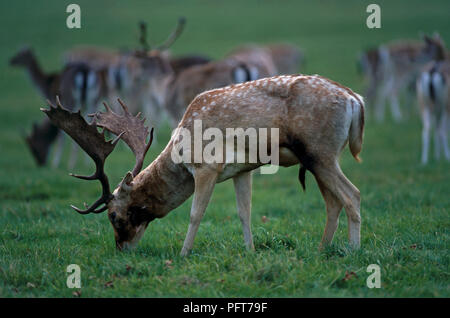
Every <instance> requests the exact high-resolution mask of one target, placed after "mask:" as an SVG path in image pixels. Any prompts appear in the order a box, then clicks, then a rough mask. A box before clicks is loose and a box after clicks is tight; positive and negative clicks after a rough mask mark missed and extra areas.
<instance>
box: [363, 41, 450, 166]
mask: <svg viewBox="0 0 450 318" xmlns="http://www.w3.org/2000/svg"><path fill="white" fill-rule="evenodd" d="M422 37H423V39H422V41H394V42H391V43H387V44H385V45H381V46H379V47H377V48H375V49H371V50H368V51H367V52H365V53H364V54H362V55H361V57H360V60H359V66H360V67H361V70H362V72H363V73H364V75H365V77H366V79H367V82H368V85H367V91H366V94H365V95H366V98H367V100H368V102H369V104H370V105H373V108H374V112H375V118H376V119H377V120H379V121H381V120H382V119H383V118H384V110H385V105H386V104H387V102H388V101H389V103H390V106H391V111H392V116H393V118H394V119H395V120H397V121H398V120H400V119H402V112H401V110H400V102H399V101H400V98H402V97H403V98H404V100H405V104H406V105H407V106H411V105H412V104H415V103H414V100H417V102H418V104H419V111H420V115H421V119H422V124H423V129H422V159H421V162H422V164H426V163H427V162H428V152H429V140H430V130H432V129H433V130H434V136H435V138H434V150H435V158H436V159H439V158H440V156H441V150H442V151H443V153H444V156H445V159H446V160H450V151H449V148H448V141H447V134H448V123H447V122H448V117H449V114H450V98H449V97H450V51H447V50H446V48H445V45H444V42H443V41H442V39H441V37H440V35H439V34H438V33H434V34H433V36H427V35H424V36H422ZM414 92H415V94H413V93H414Z"/></svg>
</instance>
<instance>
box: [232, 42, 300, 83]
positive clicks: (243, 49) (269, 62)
mask: <svg viewBox="0 0 450 318" xmlns="http://www.w3.org/2000/svg"><path fill="white" fill-rule="evenodd" d="M227 56H228V57H233V58H235V59H237V60H239V61H241V62H243V63H247V62H251V63H254V64H258V65H259V68H260V69H262V70H263V72H264V73H265V74H271V75H287V74H295V73H298V72H299V69H300V67H302V66H303V64H304V56H303V53H302V52H301V51H300V49H298V48H297V47H296V46H294V45H291V44H285V43H273V44H269V45H256V44H249V45H243V46H239V47H237V48H235V49H233V50H232V51H231V52H230V53H229V54H228V55H227Z"/></svg>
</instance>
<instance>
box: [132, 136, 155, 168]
mask: <svg viewBox="0 0 450 318" xmlns="http://www.w3.org/2000/svg"><path fill="white" fill-rule="evenodd" d="M152 142H153V127H152V130H151V131H150V140H149V141H148V143H147V145H146V147H145V149H144V151H143V152H142V155H141V156H139V157H138V156H136V164H135V165H134V168H133V171H132V172H131V174H132V175H133V177H135V176H137V174H138V173H139V172H140V171H141V169H142V166H143V165H144V159H145V155H146V154H147V151H148V150H149V149H150V146H151V145H152Z"/></svg>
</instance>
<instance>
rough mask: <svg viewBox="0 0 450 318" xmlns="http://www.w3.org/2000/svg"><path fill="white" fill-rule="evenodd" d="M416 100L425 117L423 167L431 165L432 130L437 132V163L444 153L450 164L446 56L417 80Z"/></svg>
mask: <svg viewBox="0 0 450 318" xmlns="http://www.w3.org/2000/svg"><path fill="white" fill-rule="evenodd" d="M417 99H418V101H419V107H420V114H421V117H422V125H423V128H422V160H421V162H422V164H427V163H428V151H429V143H430V130H431V129H432V130H433V132H434V155H435V158H436V160H438V159H439V158H440V156H441V150H442V151H443V152H444V156H445V159H446V160H448V161H450V150H449V146H448V140H447V133H448V120H449V116H450V60H448V59H447V60H445V59H444V55H442V56H441V57H440V58H438V59H437V60H436V61H435V62H431V63H430V64H428V65H427V66H426V67H425V68H424V70H423V72H422V74H421V76H420V77H419V78H418V79H417Z"/></svg>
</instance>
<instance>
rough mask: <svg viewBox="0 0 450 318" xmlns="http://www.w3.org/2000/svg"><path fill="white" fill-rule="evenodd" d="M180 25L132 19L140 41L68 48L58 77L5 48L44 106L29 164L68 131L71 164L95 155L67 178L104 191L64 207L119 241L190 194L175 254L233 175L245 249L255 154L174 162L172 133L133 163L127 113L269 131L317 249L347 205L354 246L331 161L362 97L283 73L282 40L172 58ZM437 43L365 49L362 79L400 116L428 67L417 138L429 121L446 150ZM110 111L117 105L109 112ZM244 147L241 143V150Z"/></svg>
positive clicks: (137, 144)
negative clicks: (292, 175) (310, 191)
mask: <svg viewBox="0 0 450 318" xmlns="http://www.w3.org/2000/svg"><path fill="white" fill-rule="evenodd" d="M184 25H185V21H184V20H183V19H180V20H179V23H178V25H177V27H176V29H175V30H174V31H173V32H172V34H171V35H170V36H169V38H168V39H167V40H166V41H165V42H164V43H163V44H162V45H160V46H158V47H155V48H150V46H149V45H148V43H147V42H146V28H145V24H141V25H140V27H141V45H142V48H141V49H139V50H134V51H126V52H115V51H111V50H107V49H102V48H97V47H79V48H76V49H73V50H71V51H70V52H68V53H66V54H65V62H66V63H65V67H64V68H63V70H62V71H61V72H60V73H57V74H45V73H44V72H43V71H42V70H41V68H40V67H39V65H38V63H37V61H36V58H35V57H34V55H33V53H32V51H31V50H29V49H24V50H22V51H20V52H19V53H18V54H17V55H16V56H14V57H13V58H12V59H11V64H12V65H20V66H24V67H25V68H26V70H27V71H28V73H29V74H30V76H31V79H32V80H33V83H34V84H35V85H36V87H37V88H38V89H39V91H40V92H41V94H42V95H43V96H44V97H45V98H46V99H47V100H48V103H49V105H50V108H49V109H42V111H43V112H44V113H45V114H46V115H47V117H46V120H43V121H42V122H40V123H39V124H35V125H34V127H33V131H32V133H31V135H30V136H28V137H27V143H28V145H29V148H30V149H31V151H32V153H33V155H34V157H35V159H36V161H37V162H38V164H41V165H43V164H46V162H47V157H48V154H49V150H50V146H51V145H52V144H53V143H54V142H57V149H56V151H54V153H55V155H54V159H53V165H55V166H57V165H58V164H59V163H60V160H61V153H62V149H63V141H64V136H65V135H66V134H67V135H69V136H70V137H71V138H72V139H73V140H74V147H73V148H72V149H73V150H72V151H73V153H72V155H71V156H70V162H69V166H70V167H73V166H74V165H75V162H76V155H75V154H76V151H77V149H78V146H80V147H81V148H82V149H83V150H84V151H85V152H86V154H87V155H89V156H90V157H91V158H92V159H93V160H94V162H95V165H96V171H95V173H94V174H93V175H91V176H80V175H72V176H74V177H77V178H81V179H84V180H99V181H100V183H101V185H102V195H101V197H100V198H99V199H98V200H97V201H96V202H95V203H93V204H92V205H91V206H89V207H87V206H85V209H84V210H81V209H79V208H76V207H74V206H72V207H73V208H74V209H75V210H76V211H77V212H79V213H81V214H88V213H100V212H103V211H105V210H108V218H109V220H110V222H111V224H112V226H113V228H114V235H115V241H116V246H117V248H118V249H120V250H122V249H125V248H131V247H133V246H135V245H136V244H137V242H138V241H139V240H140V238H141V237H142V235H143V233H144V231H145V229H146V228H147V226H148V224H149V223H150V222H151V221H152V220H154V219H155V218H162V217H164V216H165V215H166V214H168V213H169V212H170V211H171V210H173V209H175V208H176V207H178V206H180V205H181V204H182V203H183V202H184V201H186V200H187V199H188V198H189V197H190V196H191V195H192V194H194V197H193V201H192V207H191V212H190V224H189V228H188V232H187V235H186V239H185V241H184V245H183V248H182V251H181V254H182V255H187V254H188V253H189V252H190V250H191V249H192V247H193V242H194V237H195V235H196V233H197V230H198V227H199V224H200V221H201V219H202V217H203V215H204V212H205V210H206V207H207V205H208V203H209V200H210V197H211V194H212V192H213V189H214V186H215V184H216V183H219V182H222V181H225V180H227V179H230V178H232V179H233V182H234V187H235V193H236V200H237V210H238V214H239V218H240V220H241V223H242V226H243V230H244V241H245V244H246V246H247V248H248V249H254V246H253V239H252V233H251V226H250V224H251V221H250V214H251V192H252V170H255V169H257V168H258V167H260V166H262V165H263V164H265V163H263V162H261V161H259V160H258V161H257V162H255V163H250V162H245V163H236V162H235V161H234V159H235V156H236V155H237V150H236V149H234V150H232V151H229V149H226V150H224V153H225V158H224V161H223V162H212V163H211V162H209V163H206V162H201V163H198V162H195V163H194V160H191V161H189V162H181V163H175V162H174V161H173V160H172V157H171V153H172V150H173V149H174V148H175V147H177V145H178V144H179V143H180V137H181V136H180V135H179V134H177V133H176V131H177V130H175V133H174V134H173V135H172V137H171V139H170V141H169V142H168V144H167V146H166V147H165V149H164V150H163V151H162V152H161V153H160V154H159V156H158V157H157V158H156V159H155V160H154V161H153V162H152V163H151V164H150V165H149V166H148V167H146V168H145V169H144V170H142V167H143V162H144V158H145V154H146V153H147V151H148V150H149V148H150V146H151V143H152V141H153V128H152V130H151V132H149V130H148V128H147V127H146V126H145V124H144V119H141V118H140V113H139V114H138V115H136V116H133V115H132V113H136V112H139V111H141V112H143V113H144V115H145V117H148V118H149V119H150V120H151V125H152V126H153V127H158V124H159V123H160V122H161V119H162V115H164V114H165V115H167V117H168V119H169V122H170V123H171V125H172V127H173V128H184V129H187V130H189V131H193V129H194V128H193V127H194V123H193V122H194V121H197V120H201V121H202V125H203V127H204V128H205V129H207V128H212V127H214V128H215V129H219V130H220V131H223V132H224V134H223V135H224V136H226V134H225V131H226V129H227V128H229V127H241V128H243V129H248V128H255V129H258V128H269V127H270V128H277V129H278V130H279V140H278V143H277V149H269V148H270V147H271V145H267V147H268V151H269V152H270V151H275V150H276V151H278V153H279V165H280V166H292V165H297V164H299V165H300V169H299V176H298V177H299V181H300V183H301V184H302V186H303V187H304V185H305V174H306V172H307V171H309V172H311V173H312V174H313V175H314V177H315V179H316V181H317V184H318V186H319V189H320V191H321V193H322V196H323V198H324V200H325V203H326V211H327V222H326V226H325V231H324V234H323V237H322V242H321V246H325V245H327V244H329V243H331V241H332V239H333V236H334V233H335V231H336V229H337V226H338V218H339V214H340V211H341V210H342V208H345V211H346V213H347V216H348V233H349V241H350V244H351V245H352V246H354V247H356V248H357V247H359V246H360V225H361V217H360V193H359V190H358V189H357V188H356V187H355V186H354V185H353V184H352V183H351V182H350V181H349V180H348V179H347V178H346V177H345V175H344V174H343V173H342V171H341V168H340V166H339V162H338V158H339V155H340V153H341V151H342V150H343V149H344V147H345V146H346V145H347V144H348V145H349V148H350V151H351V153H352V155H353V156H354V157H355V159H356V160H358V161H359V157H358V154H359V153H360V151H361V148H362V143H363V131H364V101H363V98H362V97H361V96H360V95H358V94H356V93H354V92H353V91H352V90H351V89H349V88H347V87H344V86H342V85H341V84H339V83H336V82H334V81H331V80H329V79H326V78H324V77H322V76H318V75H312V76H307V75H301V74H297V75H288V74H295V73H297V71H298V70H299V68H300V67H301V65H302V61H303V54H302V52H301V51H300V50H299V49H298V48H296V47H295V46H293V45H289V44H273V45H265V46H260V45H246V46H241V47H238V48H235V49H234V50H232V51H231V52H230V53H228V54H227V55H225V57H224V58H222V59H220V60H211V59H210V58H208V57H205V56H201V55H188V56H178V57H173V56H172V55H171V54H170V53H169V51H168V49H169V47H170V46H171V44H172V43H173V42H174V41H175V40H176V39H177V37H178V36H179V35H180V34H181V32H182V30H183V27H184ZM443 50H444V47H443V44H442V41H441V40H440V38H439V37H438V36H434V37H432V38H430V37H425V42H424V43H420V44H417V43H416V44H410V43H407V44H401V43H395V44H392V45H388V46H381V47H380V48H378V49H376V50H372V51H368V52H366V53H365V54H364V55H363V57H362V59H361V65H362V67H363V70H364V73H365V74H366V76H367V78H368V79H369V90H368V92H367V97H368V98H369V100H370V101H372V100H374V102H373V103H374V105H375V107H376V112H377V114H379V115H381V114H382V112H383V108H384V105H383V104H384V100H383V99H386V98H387V97H389V98H390V100H391V106H392V109H393V112H394V115H395V116H397V117H400V110H399V107H398V101H397V99H398V94H400V91H401V89H404V88H406V87H407V86H408V85H407V84H408V81H409V80H411V77H412V76H417V74H418V70H419V68H421V67H424V65H425V64H426V67H425V68H424V71H423V73H422V75H420V76H419V77H418V78H419V80H418V81H417V91H418V96H419V99H420V102H421V105H422V108H421V109H422V114H423V117H424V145H425V144H426V146H424V147H428V146H427V145H428V141H426V140H427V138H428V134H429V129H430V128H429V125H428V124H427V123H430V122H431V121H433V120H434V121H435V122H436V123H437V122H439V123H440V124H439V132H440V135H439V136H440V137H439V138H440V139H439V138H438V139H439V140H440V141H442V143H443V148H444V152H445V155H446V157H447V158H448V148H447V146H446V128H445V125H446V124H445V122H446V116H447V111H448V110H449V107H448V103H447V95H448V93H449V90H448V87H449V83H450V78H449V75H450V73H449V69H450V68H449V67H448V62H447V60H446V54H445V52H444V51H443ZM58 96H60V98H61V100H60V98H59V97H58ZM111 99H118V101H119V105H120V106H121V107H120V108H121V109H122V110H120V109H111V108H110V107H109V106H108V104H106V103H104V105H105V107H106V111H105V112H99V111H98V109H97V107H98V104H99V102H100V101H101V100H111ZM122 99H124V100H127V102H128V104H129V106H127V105H125V103H124V102H123V101H122ZM63 105H65V106H66V107H67V108H65V107H64V106H63ZM119 111H120V112H121V113H123V114H122V115H119V114H118V112H119ZM88 114H89V116H90V117H92V120H91V121H90V122H88V120H86V118H87V117H85V116H87V115H88ZM99 128H103V131H102V132H100V131H99ZM105 131H108V132H109V133H111V134H113V135H115V136H116V137H115V138H114V140H111V141H106V140H105V135H104V133H105ZM149 135H150V138H149ZM232 137H233V138H234V136H232ZM148 138H149V141H148V142H147V139H148ZM224 138H227V137H224ZM120 139H121V140H123V141H124V142H125V143H126V144H127V145H128V146H129V147H130V149H131V150H132V152H133V153H134V155H135V157H136V163H135V166H134V168H133V169H132V170H131V172H128V173H127V174H126V175H125V177H124V178H123V180H122V181H121V182H120V184H119V185H118V186H117V188H116V189H115V190H114V191H111V189H110V184H109V181H108V178H107V176H106V174H105V172H104V164H105V160H106V158H107V157H108V155H109V154H110V153H111V152H112V151H113V150H114V147H115V146H116V144H117V142H118V141H119V140H120ZM223 144H225V143H223ZM77 145H78V146H77ZM438 148H439V146H438ZM244 151H245V152H248V148H245V150H244ZM192 155H194V154H192ZM246 155H248V153H246ZM424 156H425V157H423V158H422V159H423V160H424V161H426V155H424ZM246 157H248V156H246ZM141 170H142V171H141Z"/></svg>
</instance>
